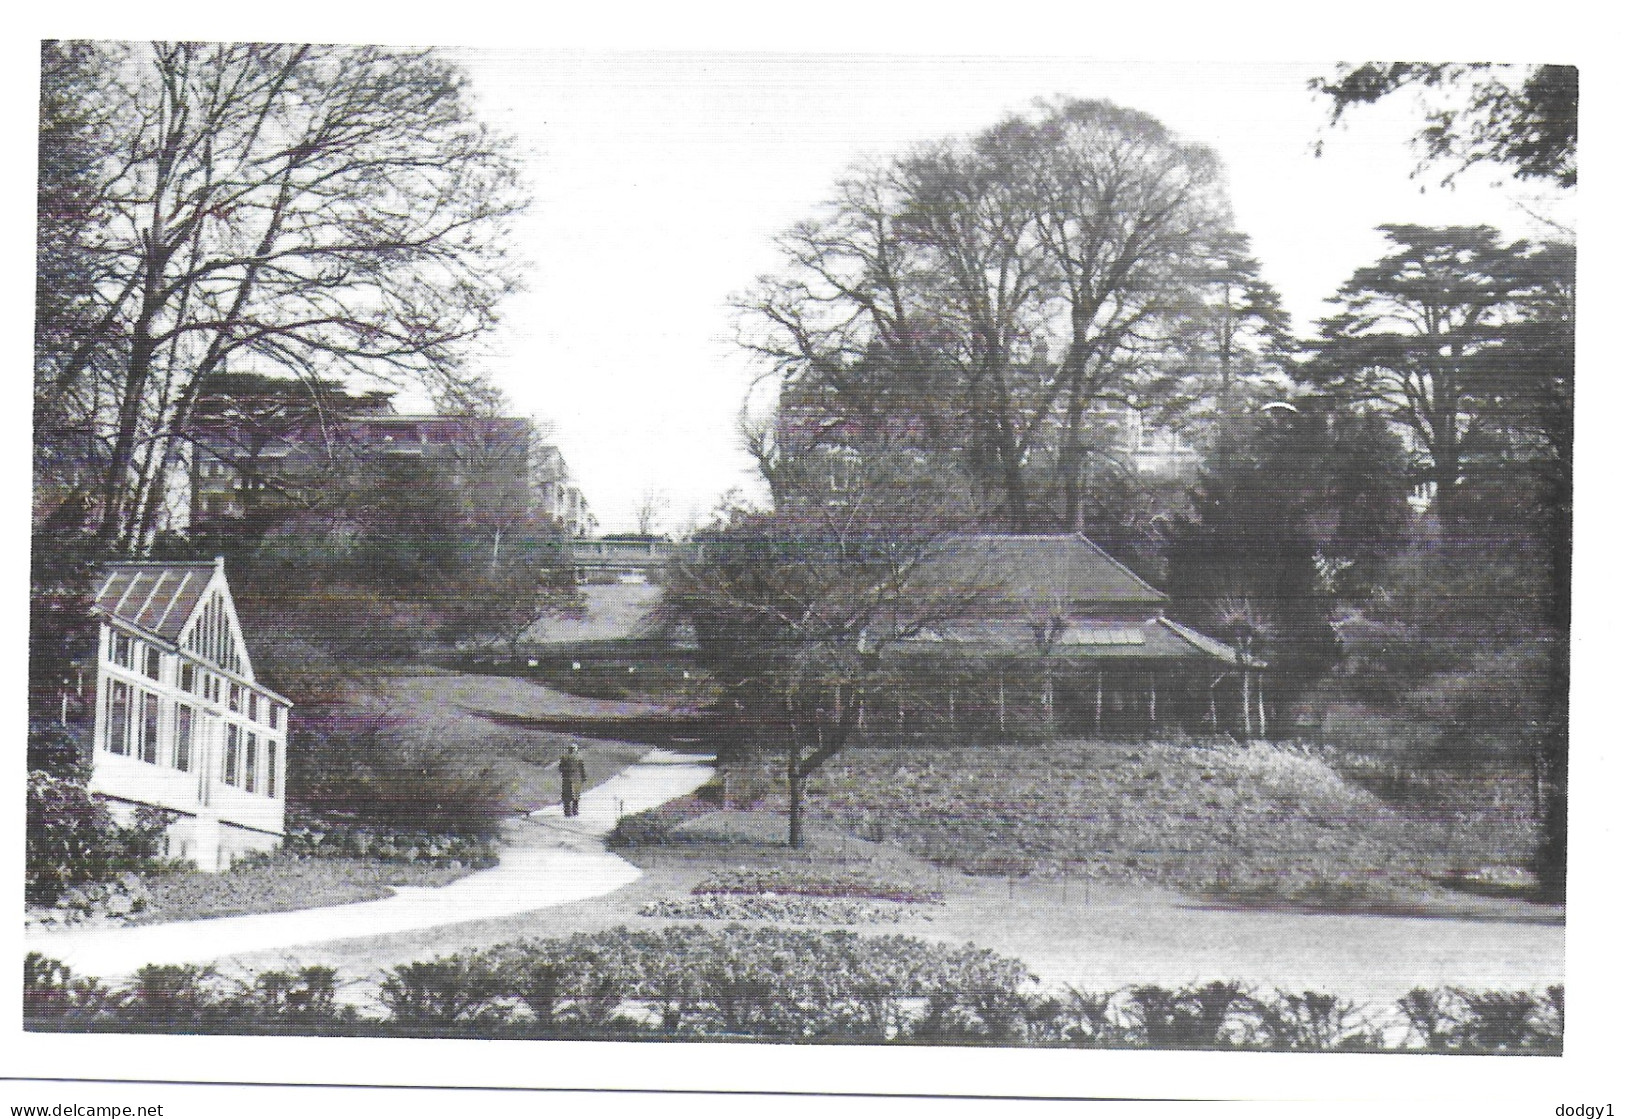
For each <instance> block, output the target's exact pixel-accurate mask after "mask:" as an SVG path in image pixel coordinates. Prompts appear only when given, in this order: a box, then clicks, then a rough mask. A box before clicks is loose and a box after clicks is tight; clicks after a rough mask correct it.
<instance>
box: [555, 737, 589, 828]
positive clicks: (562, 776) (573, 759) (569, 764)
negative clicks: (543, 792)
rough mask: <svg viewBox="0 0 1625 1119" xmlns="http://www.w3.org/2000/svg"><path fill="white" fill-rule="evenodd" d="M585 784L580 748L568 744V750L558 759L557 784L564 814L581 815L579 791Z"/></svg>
mask: <svg viewBox="0 0 1625 1119" xmlns="http://www.w3.org/2000/svg"><path fill="white" fill-rule="evenodd" d="M586 783H587V763H586V762H584V761H582V760H581V747H580V746H579V745H577V744H576V743H574V742H572V743H570V750H569V752H568V753H566V754H565V755H564V757H562V758H560V759H559V784H560V786H562V789H563V799H564V814H565V815H566V816H579V815H581V789H582V786H584V785H585V784H586Z"/></svg>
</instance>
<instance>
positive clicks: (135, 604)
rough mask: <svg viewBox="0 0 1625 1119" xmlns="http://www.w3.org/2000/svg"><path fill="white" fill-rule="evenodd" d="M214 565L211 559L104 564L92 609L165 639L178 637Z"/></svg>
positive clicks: (213, 570) (206, 583) (175, 639)
mask: <svg viewBox="0 0 1625 1119" xmlns="http://www.w3.org/2000/svg"><path fill="white" fill-rule="evenodd" d="M215 568H216V565H215V564H213V563H168V562H148V563H142V562H121V563H110V564H107V565H106V566H105V567H103V568H102V581H101V585H100V587H99V588H98V589H97V591H96V609H97V610H99V611H101V612H102V613H103V614H106V615H108V616H109V617H113V618H117V619H118V620H119V621H122V622H126V623H128V624H129V625H132V626H135V627H136V628H138V629H141V630H144V631H145V632H147V633H150V634H153V635H155V636H157V637H161V638H163V639H164V640H165V641H169V642H171V643H173V642H176V641H179V640H180V636H181V630H182V629H184V628H185V626H186V623H187V621H188V620H189V619H190V618H191V617H192V612H193V611H194V610H196V609H197V604H198V601H199V599H201V598H202V597H203V590H204V588H205V587H207V586H208V585H209V580H210V579H211V578H212V577H213V576H214V573H215Z"/></svg>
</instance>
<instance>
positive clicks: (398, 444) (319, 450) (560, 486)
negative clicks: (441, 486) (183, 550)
mask: <svg viewBox="0 0 1625 1119" xmlns="http://www.w3.org/2000/svg"><path fill="white" fill-rule="evenodd" d="M239 380H245V379H241V378H239ZM195 427H196V432H195V435H194V439H193V451H192V456H191V463H190V470H189V473H188V480H189V503H188V504H189V517H188V524H189V525H191V526H206V525H208V524H209V523H210V522H212V521H218V520H221V519H242V518H250V517H256V516H264V515H268V514H270V515H274V514H275V513H276V512H278V511H287V510H292V509H299V508H313V507H316V506H317V505H319V504H321V503H323V502H324V501H328V500H331V499H332V496H333V495H334V494H336V493H349V494H352V495H361V496H362V498H363V499H364V495H365V493H366V492H367V490H368V489H369V487H378V486H385V485H390V484H393V480H394V479H396V478H398V477H399V476H400V474H401V473H402V472H403V470H404V471H406V472H407V473H410V471H412V470H417V471H424V470H426V471H429V472H432V473H433V474H434V476H435V477H436V478H438V479H441V480H444V481H447V482H449V483H450V484H451V485H452V486H453V487H454V488H456V489H457V490H459V491H461V492H463V493H464V494H465V495H466V496H467V497H468V499H469V504H470V505H473V506H478V507H480V508H482V509H486V510H488V511H491V512H493V513H501V514H505V515H507V516H508V517H509V518H510V519H511V520H512V521H514V522H515V523H519V522H521V521H529V522H533V523H534V522H540V523H543V524H546V525H548V526H549V527H552V528H556V529H557V530H559V531H560V532H561V533H562V534H564V535H566V536H570V537H584V536H589V535H591V534H592V533H593V532H594V531H595V530H596V527H597V519H596V518H595V517H594V516H593V514H592V510H591V508H590V507H589V505H588V503H587V500H586V497H585V495H584V494H583V493H582V491H581V488H580V487H579V486H578V485H576V484H575V483H574V482H573V481H572V480H571V478H570V473H569V468H568V466H567V465H566V463H565V462H564V458H563V456H562V455H561V454H560V453H559V450H558V448H557V447H555V446H553V445H552V444H550V443H547V442H546V441H545V440H543V438H542V437H541V434H540V433H539V432H538V431H537V430H536V427H535V425H534V424H533V423H531V422H530V421H529V420H526V419H522V418H519V417H513V416H442V415H401V414H397V413H396V412H394V411H393V408H392V406H391V403H390V394H389V393H385V392H373V393H362V394H349V393H345V392H343V391H342V390H341V389H338V388H336V387H329V388H327V389H325V390H324V389H318V390H316V391H315V392H312V391H311V390H308V389H307V388H306V387H305V386H304V385H302V384H299V383H295V382H289V381H286V380H282V379H276V378H252V379H246V380H245V383H244V384H241V385H236V384H233V385H230V386H227V387H226V388H223V389H222V391H220V392H218V393H216V394H214V395H212V396H211V397H209V398H207V399H206V400H203V401H200V402H199V407H198V418H197V421H196V424H195Z"/></svg>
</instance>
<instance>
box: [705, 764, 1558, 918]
mask: <svg viewBox="0 0 1625 1119" xmlns="http://www.w3.org/2000/svg"><path fill="white" fill-rule="evenodd" d="M1337 760H1338V756H1337V755H1336V753H1335V752H1334V751H1328V750H1326V749H1323V748H1307V747H1292V746H1282V745H1265V744H1255V745H1252V746H1239V745H1235V744H1226V745H1222V746H1220V745H1215V744H1207V743H1189V744H1184V743H1153V742H1134V743H1120V742H1118V743H1114V742H1098V741H1087V740H1084V741H1069V742H1061V743H1056V744H1052V745H1023V746H1019V747H1008V748H998V747H986V746H975V747H972V746H958V745H941V746H937V747H934V748H930V749H926V748H922V747H919V746H913V747H909V748H907V749H887V748H878V747H868V748H864V747H859V748H853V749H849V750H847V751H846V752H845V753H843V754H842V755H840V756H838V757H837V758H836V759H834V760H833V761H832V762H830V763H829V764H828V765H827V766H826V767H825V769H824V770H823V771H821V772H820V774H819V775H818V776H816V777H815V778H814V779H813V781H812V783H811V785H810V788H809V799H808V811H809V816H810V819H813V820H818V821H823V822H824V823H826V824H827V825H830V826H833V827H836V828H839V829H841V830H844V831H847V832H850V833H851V834H853V835H856V836H859V837H862V838H864V839H868V840H873V841H881V842H888V843H892V844H895V845H897V846H899V847H900V848H902V849H904V850H906V851H908V852H910V853H912V854H914V855H917V856H919V857H922V858H926V859H930V860H932V861H934V862H937V863H940V864H942V865H945V866H950V867H956V868H959V869H962V870H965V871H968V872H970V873H974V874H990V875H998V876H1017V877H1022V876H1039V877H1048V878H1056V877H1063V876H1064V877H1072V878H1076V877H1086V878H1096V879H1106V880H1119V881H1135V882H1142V883H1147V884H1155V885H1158V886H1162V887H1165V888H1169V889H1174V890H1178V891H1180V892H1183V893H1187V894H1195V895H1199V896H1204V897H1210V898H1214V899H1218V900H1231V901H1235V902H1238V903H1243V904H1249V905H1256V904H1283V905H1296V906H1301V907H1305V908H1315V909H1335V910H1348V909H1353V910H1362V909H1373V908H1376V909H1382V908H1404V907H1405V906H1407V905H1408V904H1410V903H1411V902H1412V901H1413V900H1414V899H1416V898H1418V897H1423V896H1438V895H1439V894H1440V893H1441V892H1442V887H1441V885H1440V880H1442V879H1448V878H1450V877H1451V876H1453V875H1459V874H1461V873H1462V872H1463V871H1472V870H1477V869H1479V868H1483V867H1515V866H1520V865H1522V864H1524V863H1525V862H1526V861H1527V860H1528V858H1529V856H1530V854H1531V853H1532V851H1533V846H1534V843H1535V825H1534V821H1533V819H1532V818H1531V816H1530V813H1529V811H1528V806H1527V804H1526V803H1525V802H1524V801H1523V800H1520V799H1519V798H1518V797H1517V796H1516V795H1514V793H1515V792H1516V788H1517V786H1516V781H1515V779H1513V778H1511V777H1510V776H1508V775H1505V774H1496V773H1488V774H1485V775H1484V776H1483V778H1482V779H1481V780H1470V779H1468V778H1466V777H1462V776H1460V775H1458V776H1457V778H1456V779H1455V780H1454V781H1453V782H1441V783H1440V785H1439V788H1440V789H1441V790H1448V791H1449V792H1450V795H1452V796H1453V797H1454V798H1455V799H1454V800H1452V801H1450V802H1431V801H1430V802H1425V803H1408V804H1394V803H1389V802H1387V801H1385V800H1383V799H1382V798H1380V797H1379V796H1377V795H1376V794H1375V793H1373V792H1372V791H1370V790H1369V789H1368V788H1365V787H1363V786H1362V785H1360V784H1357V783H1355V782H1353V781H1350V780H1347V779H1345V777H1344V776H1343V773H1342V772H1340V770H1339V768H1338V766H1337V764H1336V762H1337ZM1509 782H1510V783H1511V786H1512V788H1511V790H1510V791H1509V790H1508V789H1507V788H1506V787H1504V786H1506V785H1507V784H1508V783H1509ZM730 788H731V791H732V796H733V801H734V803H735V804H740V805H744V806H757V807H760V808H762V809H765V810H768V811H779V812H782V811H783V791H782V789H781V788H780V787H779V782H778V781H777V780H776V779H775V778H774V775H773V774H772V773H771V771H770V770H768V769H766V768H765V767H764V768H763V769H761V770H751V771H747V772H742V773H736V774H730Z"/></svg>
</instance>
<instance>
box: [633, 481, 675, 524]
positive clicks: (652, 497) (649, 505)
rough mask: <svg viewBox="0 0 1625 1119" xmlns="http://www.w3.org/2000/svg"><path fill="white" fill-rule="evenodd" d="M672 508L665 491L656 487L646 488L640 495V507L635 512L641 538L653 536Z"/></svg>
mask: <svg viewBox="0 0 1625 1119" xmlns="http://www.w3.org/2000/svg"><path fill="white" fill-rule="evenodd" d="M670 508H671V499H670V498H669V497H667V496H666V492H665V491H664V490H661V489H658V488H656V487H654V486H645V487H644V488H643V492H642V493H641V494H639V495H638V506H637V509H636V510H635V512H634V515H635V517H636V518H637V528H638V535H639V536H650V535H653V533H654V531H655V529H657V528H659V527H660V520H661V518H662V517H664V516H665V515H666V511H667V510H668V509H670Z"/></svg>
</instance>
